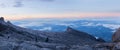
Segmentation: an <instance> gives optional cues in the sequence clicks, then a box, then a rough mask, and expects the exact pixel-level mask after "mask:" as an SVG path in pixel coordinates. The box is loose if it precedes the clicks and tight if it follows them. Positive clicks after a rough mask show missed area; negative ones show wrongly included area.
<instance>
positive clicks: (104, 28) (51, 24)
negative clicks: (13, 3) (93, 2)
mask: <svg viewBox="0 0 120 50" xmlns="http://www.w3.org/2000/svg"><path fill="white" fill-rule="evenodd" d="M12 23H14V24H15V25H18V26H21V27H25V28H29V29H34V30H41V31H57V32H59V31H65V30H66V28H67V27H68V26H70V27H72V28H74V29H77V30H80V31H84V32H87V33H89V34H91V35H94V36H96V37H101V38H104V39H106V40H110V37H111V36H112V34H113V33H114V31H115V30H116V29H118V28H119V27H120V23H116V22H114V21H111V20H107V21H106V20H98V21H96V20H88V19H73V20H72V19H67V20H64V19H62V20H61V19H35V20H21V21H12ZM105 35H107V37H106V36H105Z"/></svg>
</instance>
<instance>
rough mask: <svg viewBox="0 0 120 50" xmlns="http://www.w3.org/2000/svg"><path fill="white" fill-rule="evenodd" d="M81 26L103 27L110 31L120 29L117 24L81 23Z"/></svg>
mask: <svg viewBox="0 0 120 50" xmlns="http://www.w3.org/2000/svg"><path fill="white" fill-rule="evenodd" d="M81 24H82V26H103V27H106V28H110V29H112V30H116V29H118V28H119V27H120V25H119V24H102V23H97V24H95V23H92V22H83V23H81Z"/></svg>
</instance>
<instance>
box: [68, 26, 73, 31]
mask: <svg viewBox="0 0 120 50" xmlns="http://www.w3.org/2000/svg"><path fill="white" fill-rule="evenodd" d="M72 30H74V29H73V28H71V27H69V26H68V27H67V29H66V31H72Z"/></svg>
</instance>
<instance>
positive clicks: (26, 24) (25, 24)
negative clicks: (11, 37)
mask: <svg viewBox="0 0 120 50" xmlns="http://www.w3.org/2000/svg"><path fill="white" fill-rule="evenodd" d="M18 26H21V27H27V26H43V24H42V23H39V22H30V23H29V22H28V23H23V24H20V25H18Z"/></svg>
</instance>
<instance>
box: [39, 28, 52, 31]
mask: <svg viewBox="0 0 120 50" xmlns="http://www.w3.org/2000/svg"><path fill="white" fill-rule="evenodd" d="M39 30H41V31H45V30H48V31H51V30H52V27H44V28H42V29H39Z"/></svg>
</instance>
